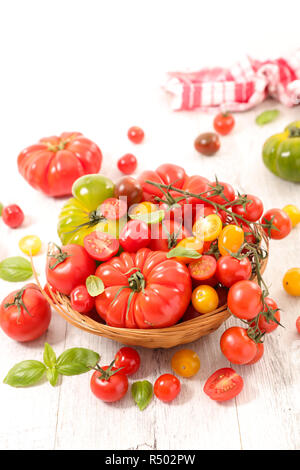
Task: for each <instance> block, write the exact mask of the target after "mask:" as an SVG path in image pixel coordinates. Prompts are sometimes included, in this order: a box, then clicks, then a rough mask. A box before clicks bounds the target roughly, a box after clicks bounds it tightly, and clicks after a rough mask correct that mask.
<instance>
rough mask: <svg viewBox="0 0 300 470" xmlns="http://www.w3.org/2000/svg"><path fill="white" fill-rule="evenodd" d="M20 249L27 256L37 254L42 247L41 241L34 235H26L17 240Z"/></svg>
mask: <svg viewBox="0 0 300 470" xmlns="http://www.w3.org/2000/svg"><path fill="white" fill-rule="evenodd" d="M19 248H20V250H21V251H22V252H23V253H25V255H28V256H35V255H37V254H38V253H39V252H40V251H41V248H42V242H41V239H40V238H39V237H37V236H36V235H26V236H25V237H23V238H21V240H20V241H19Z"/></svg>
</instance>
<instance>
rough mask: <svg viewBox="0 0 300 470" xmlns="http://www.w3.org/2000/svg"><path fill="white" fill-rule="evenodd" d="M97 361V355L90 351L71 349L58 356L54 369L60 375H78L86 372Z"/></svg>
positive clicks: (98, 357)
mask: <svg viewBox="0 0 300 470" xmlns="http://www.w3.org/2000/svg"><path fill="white" fill-rule="evenodd" d="M99 361H100V356H99V354H98V353H96V352H94V351H92V350H91V349H85V348H71V349H67V350H66V351H64V352H63V353H62V354H61V355H60V356H59V358H58V359H57V361H56V368H57V371H58V372H59V373H60V374H62V375H79V374H83V373H84V372H88V371H89V370H90V369H91V368H93V367H95V365H96V364H98V362H99Z"/></svg>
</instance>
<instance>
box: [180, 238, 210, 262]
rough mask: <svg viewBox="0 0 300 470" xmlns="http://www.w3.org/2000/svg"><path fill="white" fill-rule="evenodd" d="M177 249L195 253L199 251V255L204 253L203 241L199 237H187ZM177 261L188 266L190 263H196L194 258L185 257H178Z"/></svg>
mask: <svg viewBox="0 0 300 470" xmlns="http://www.w3.org/2000/svg"><path fill="white" fill-rule="evenodd" d="M177 247H180V248H185V249H187V250H195V251H198V253H200V254H201V253H202V252H203V240H200V239H199V238H197V237H187V238H184V239H183V240H181V241H180V242H179V243H178V244H177V246H176V248H177ZM176 260H177V261H179V262H180V263H184V264H187V263H190V262H191V261H195V259H194V258H185V257H183V256H182V257H177V258H176Z"/></svg>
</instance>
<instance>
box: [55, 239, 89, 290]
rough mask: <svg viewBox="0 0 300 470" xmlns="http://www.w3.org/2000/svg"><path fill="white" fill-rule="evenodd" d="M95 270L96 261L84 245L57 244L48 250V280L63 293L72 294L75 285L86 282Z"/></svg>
mask: <svg viewBox="0 0 300 470" xmlns="http://www.w3.org/2000/svg"><path fill="white" fill-rule="evenodd" d="M95 270H96V264H95V261H94V260H93V259H92V258H91V257H90V255H89V254H88V252H87V251H86V249H85V248H83V246H79V245H65V246H63V247H62V248H59V247H58V246H55V247H53V249H52V250H50V253H49V252H48V257H47V266H46V277H47V281H48V282H49V284H50V285H51V286H53V287H54V288H55V289H57V290H58V291H59V292H61V293H62V294H65V295H70V294H71V292H72V290H73V289H75V287H77V286H79V285H81V284H85V281H86V278H87V277H88V276H90V275H91V274H94V273H95Z"/></svg>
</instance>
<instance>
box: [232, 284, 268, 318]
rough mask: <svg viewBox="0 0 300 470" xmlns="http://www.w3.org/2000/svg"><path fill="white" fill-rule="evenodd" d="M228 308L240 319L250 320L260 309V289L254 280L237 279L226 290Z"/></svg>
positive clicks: (261, 306)
mask: <svg viewBox="0 0 300 470" xmlns="http://www.w3.org/2000/svg"><path fill="white" fill-rule="evenodd" d="M228 308H229V310H230V311H231V313H232V314H233V315H235V316H236V317H238V318H241V319H242V320H252V319H253V318H254V317H256V316H257V315H258V314H259V312H261V311H262V309H263V305H262V290H261V288H260V287H259V285H258V284H256V282H254V281H247V280H246V281H238V282H236V283H235V284H233V286H232V287H230V289H229V292H228Z"/></svg>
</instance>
